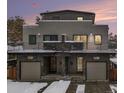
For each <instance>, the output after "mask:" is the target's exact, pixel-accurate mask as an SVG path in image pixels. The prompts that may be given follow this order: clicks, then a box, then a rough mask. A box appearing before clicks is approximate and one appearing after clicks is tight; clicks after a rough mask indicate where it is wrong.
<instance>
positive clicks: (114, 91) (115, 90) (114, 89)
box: [110, 85, 117, 93]
mask: <svg viewBox="0 0 124 93" xmlns="http://www.w3.org/2000/svg"><path fill="white" fill-rule="evenodd" d="M110 88H111V90H112V93H116V92H117V87H116V86H115V85H110Z"/></svg>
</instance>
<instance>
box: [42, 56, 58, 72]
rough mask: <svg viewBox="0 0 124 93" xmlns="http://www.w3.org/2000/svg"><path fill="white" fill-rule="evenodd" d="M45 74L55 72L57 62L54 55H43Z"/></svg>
mask: <svg viewBox="0 0 124 93" xmlns="http://www.w3.org/2000/svg"><path fill="white" fill-rule="evenodd" d="M44 64H45V72H46V74H55V73H56V72H57V62H56V57H55V56H46V57H44Z"/></svg>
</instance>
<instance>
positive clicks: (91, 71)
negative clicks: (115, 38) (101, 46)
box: [87, 62, 106, 80]
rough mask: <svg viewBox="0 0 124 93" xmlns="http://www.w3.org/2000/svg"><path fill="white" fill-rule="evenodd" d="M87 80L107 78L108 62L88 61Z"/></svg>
mask: <svg viewBox="0 0 124 93" xmlns="http://www.w3.org/2000/svg"><path fill="white" fill-rule="evenodd" d="M87 80H106V63H105V62H87Z"/></svg>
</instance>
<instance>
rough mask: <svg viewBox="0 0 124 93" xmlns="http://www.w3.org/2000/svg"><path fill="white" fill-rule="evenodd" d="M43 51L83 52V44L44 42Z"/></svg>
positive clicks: (74, 42)
mask: <svg viewBox="0 0 124 93" xmlns="http://www.w3.org/2000/svg"><path fill="white" fill-rule="evenodd" d="M43 49H44V50H56V51H70V50H83V43H82V42H76V41H65V42H62V41H44V44H43Z"/></svg>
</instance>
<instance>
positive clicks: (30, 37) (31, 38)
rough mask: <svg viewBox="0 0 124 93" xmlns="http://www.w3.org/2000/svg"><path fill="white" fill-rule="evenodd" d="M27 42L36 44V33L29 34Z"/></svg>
mask: <svg viewBox="0 0 124 93" xmlns="http://www.w3.org/2000/svg"><path fill="white" fill-rule="evenodd" d="M29 44H31V45H34V44H36V35H29Z"/></svg>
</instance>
